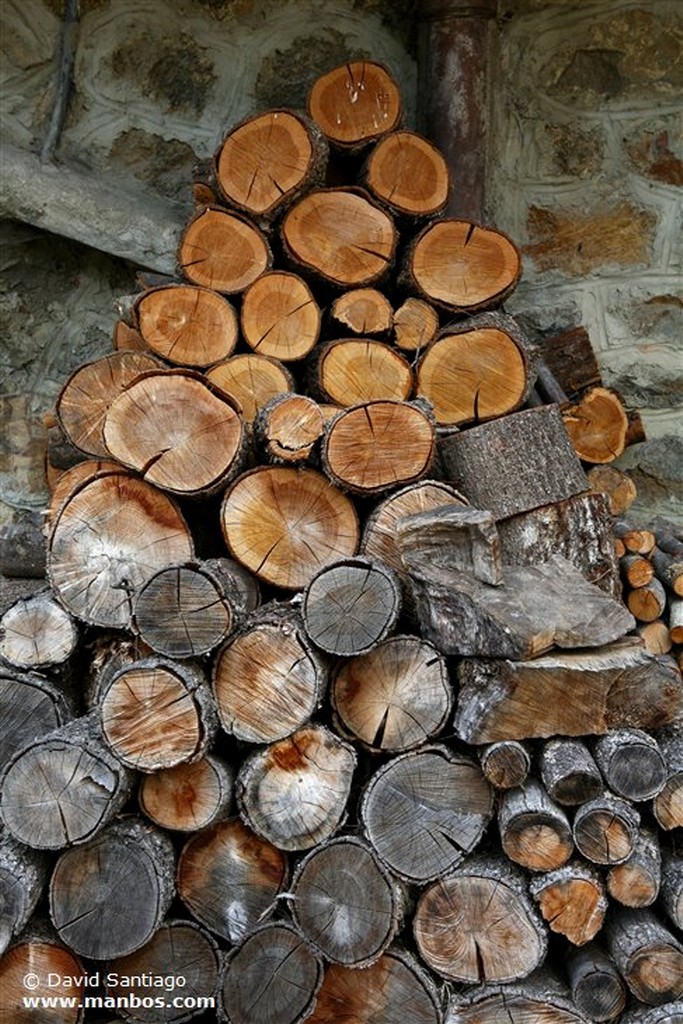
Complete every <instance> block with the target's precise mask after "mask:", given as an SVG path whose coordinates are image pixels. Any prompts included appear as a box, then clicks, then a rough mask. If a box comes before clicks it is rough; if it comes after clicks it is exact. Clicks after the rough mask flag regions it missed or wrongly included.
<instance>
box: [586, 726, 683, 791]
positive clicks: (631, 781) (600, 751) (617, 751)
mask: <svg viewBox="0 0 683 1024" xmlns="http://www.w3.org/2000/svg"><path fill="white" fill-rule="evenodd" d="M593 752H594V754H595V760H596V761H597V764H598V767H599V768H600V771H601V772H602V775H603V777H604V779H605V782H606V783H607V785H608V786H609V788H610V789H611V790H612V791H613V792H614V793H616V794H618V795H619V796H623V797H625V799H627V800H634V801H635V802H637V803H639V802H641V801H643V800H649V799H651V798H652V797H654V796H656V795H657V793H659V792H660V791H661V790H662V789H663V788H664V785H665V783H666V774H667V773H666V764H665V762H664V758H663V756H662V752H661V751H660V749H659V745H658V744H657V741H656V739H654V737H653V736H650V735H649V733H646V732H644V730H643V729H614V730H612V731H610V732H608V733H607V734H606V735H605V736H601V737H600V738H599V739H597V740H596V741H595V744H594V751H593Z"/></svg>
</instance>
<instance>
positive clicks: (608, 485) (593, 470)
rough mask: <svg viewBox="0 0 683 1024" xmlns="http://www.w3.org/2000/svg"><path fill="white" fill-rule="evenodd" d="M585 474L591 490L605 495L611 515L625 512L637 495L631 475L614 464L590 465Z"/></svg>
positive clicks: (619, 514)
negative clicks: (616, 467)
mask: <svg viewBox="0 0 683 1024" xmlns="http://www.w3.org/2000/svg"><path fill="white" fill-rule="evenodd" d="M586 476H587V478H588V483H589V486H590V489H591V491H592V492H594V493H598V494H606V495H607V497H608V499H609V507H610V512H611V513H612V515H613V516H621V515H623V514H624V512H627V511H628V509H630V507H631V505H632V504H633V502H634V501H635V500H636V497H637V496H638V492H637V490H636V485H635V484H634V482H633V480H632V479H631V477H630V476H628V474H627V473H624V472H622V471H621V470H620V469H615V467H614V466H609V465H606V466H600V465H597V466H591V467H590V469H589V470H588V472H587V473H586Z"/></svg>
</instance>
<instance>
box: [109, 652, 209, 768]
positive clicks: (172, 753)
mask: <svg viewBox="0 0 683 1024" xmlns="http://www.w3.org/2000/svg"><path fill="white" fill-rule="evenodd" d="M98 703H99V715H100V721H101V723H102V734H103V736H104V739H105V742H106V743H107V745H108V746H109V748H110V749H111V751H112V752H113V753H114V754H115V756H116V757H117V758H118V759H119V760H120V761H121V762H122V763H123V764H126V765H129V766H130V767H131V768H135V769H137V770H138V771H142V772H154V771H159V770H160V769H162V768H173V767H174V766H175V765H177V764H183V763H185V762H187V761H197V760H199V759H200V758H202V757H203V756H204V755H205V754H206V752H207V750H208V748H209V747H210V746H211V744H212V742H213V740H214V738H215V735H216V732H217V729H218V717H217V714H216V708H215V705H214V701H213V697H212V695H211V692H210V689H209V686H208V683H207V681H206V679H205V677H204V673H203V671H202V670H201V669H199V668H198V667H197V666H196V665H194V664H192V663H189V662H185V663H181V662H172V661H168V660H165V659H162V658H157V657H152V658H142V659H140V660H139V661H136V662H135V663H134V664H133V665H130V666H124V667H123V668H121V669H119V671H118V672H116V673H114V675H113V676H112V678H111V679H109V680H107V682H106V683H105V684H104V685H103V686H101V688H100V692H99V694H98Z"/></svg>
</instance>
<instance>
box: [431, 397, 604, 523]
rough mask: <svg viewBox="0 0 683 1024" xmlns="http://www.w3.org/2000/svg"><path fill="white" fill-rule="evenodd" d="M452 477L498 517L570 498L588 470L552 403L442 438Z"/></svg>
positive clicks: (579, 489) (583, 485)
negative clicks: (582, 463)
mask: <svg viewBox="0 0 683 1024" xmlns="http://www.w3.org/2000/svg"><path fill="white" fill-rule="evenodd" d="M439 454H440V456H441V459H442V461H443V465H444V469H445V475H446V478H447V479H448V481H449V483H451V484H452V485H453V486H454V487H456V488H457V489H458V490H459V491H461V492H462V493H463V494H464V495H465V496H466V497H467V499H468V500H469V501H470V502H471V503H472V504H473V505H474V506H475V507H477V508H482V509H488V510H489V511H490V512H492V513H493V515H494V517H495V518H496V519H505V518H507V517H508V516H514V515H518V514H519V513H520V512H528V511H530V510H531V509H534V508H540V507H541V506H544V505H550V504H553V503H554V502H557V501H562V500H564V499H565V498H571V497H572V496H573V495H575V494H580V493H581V492H583V491H585V490H586V489H587V482H586V476H585V473H584V472H583V470H582V469H581V465H580V463H579V460H578V458H577V456H576V453H575V451H574V449H573V447H572V444H571V442H570V440H569V437H568V436H567V432H566V430H565V429H564V425H563V423H562V417H561V415H560V413H559V410H558V409H557V407H556V406H554V405H543V406H540V407H539V408H537V409H524V410H522V411H521V412H515V413H512V414H510V415H509V416H503V417H500V418H499V419H497V420H492V421H491V422H489V423H483V424H481V425H480V426H477V427H471V428H470V429H469V430H463V431H461V432H460V433H457V434H453V435H451V436H449V437H446V438H444V439H443V440H442V442H441V444H440V449H439Z"/></svg>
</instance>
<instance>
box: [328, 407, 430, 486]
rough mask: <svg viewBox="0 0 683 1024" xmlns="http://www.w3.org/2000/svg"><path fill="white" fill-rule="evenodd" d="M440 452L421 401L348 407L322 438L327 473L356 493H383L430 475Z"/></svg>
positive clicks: (339, 484)
mask: <svg viewBox="0 0 683 1024" xmlns="http://www.w3.org/2000/svg"><path fill="white" fill-rule="evenodd" d="M434 454H435V429H434V424H433V423H432V421H431V419H430V417H429V416H428V415H427V414H426V413H425V412H424V411H423V409H422V408H421V407H420V406H418V405H413V404H410V403H408V402H390V401H378V402H366V403H364V404H362V405H357V406H354V407H353V408H351V409H345V410H343V411H342V412H340V413H339V415H338V416H336V417H335V418H334V419H333V420H332V422H331V423H330V425H329V427H328V429H327V432H326V435H325V439H324V442H323V451H322V459H323V466H324V468H325V472H326V473H327V474H328V476H329V477H330V479H331V480H332V481H333V483H336V484H337V485H338V486H339V487H341V488H343V489H345V490H349V491H352V492H353V493H355V494H361V495H363V496H370V495H373V494H381V493H382V492H383V491H386V490H388V489H389V488H393V487H400V486H402V485H403V486H405V485H406V484H410V483H413V482H415V481H417V480H419V479H420V477H423V476H425V475H426V474H427V473H428V472H429V469H430V467H431V464H432V461H433V458H434Z"/></svg>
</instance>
